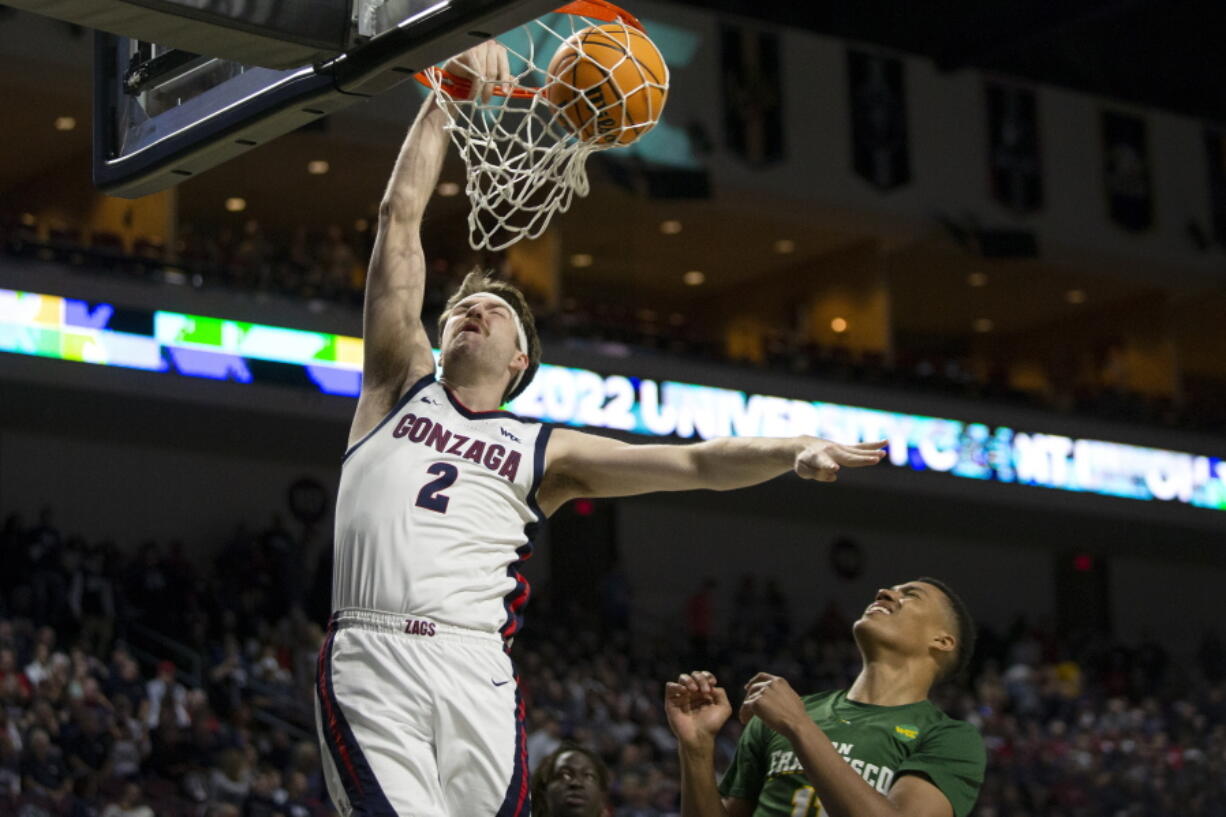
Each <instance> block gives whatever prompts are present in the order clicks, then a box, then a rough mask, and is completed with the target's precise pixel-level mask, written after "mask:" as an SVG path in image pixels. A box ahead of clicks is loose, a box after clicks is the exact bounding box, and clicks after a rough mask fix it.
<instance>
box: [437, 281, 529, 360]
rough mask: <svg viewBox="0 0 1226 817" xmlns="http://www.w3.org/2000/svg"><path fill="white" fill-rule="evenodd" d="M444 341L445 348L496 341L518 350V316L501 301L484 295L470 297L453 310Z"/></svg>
mask: <svg viewBox="0 0 1226 817" xmlns="http://www.w3.org/2000/svg"><path fill="white" fill-rule="evenodd" d="M442 340H443V344H442V345H443V346H444V347H446V346H447V345H448V344H449V343H453V344H461V343H462V344H467V343H476V342H483V341H486V340H493V341H495V342H499V341H510V345H511V347H512V348H514V347H515V345H516V343H517V339H516V331H515V316H514V315H512V314H511V310H510V309H509V308H508V307H507V306H506V305H505V304H503V303H501V302H500V301H496V300H494V299H493V298H486V297H482V295H481V294H480V293H476V294H473V295H469V296H468V297H467V298H464V299H463V300H461V301H460V302H459V303H458V304H456V305H455V306H454V307H452V309H451V312H450V314H448V316H447V322H446V323H445V324H444V325H443V338H442Z"/></svg>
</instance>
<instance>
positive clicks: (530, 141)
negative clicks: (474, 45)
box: [417, 0, 668, 250]
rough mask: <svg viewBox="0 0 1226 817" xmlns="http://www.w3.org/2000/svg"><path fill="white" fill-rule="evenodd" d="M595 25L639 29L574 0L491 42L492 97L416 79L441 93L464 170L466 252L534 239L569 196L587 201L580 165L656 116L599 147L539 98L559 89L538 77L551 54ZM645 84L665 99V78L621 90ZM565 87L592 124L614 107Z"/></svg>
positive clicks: (441, 76)
mask: <svg viewBox="0 0 1226 817" xmlns="http://www.w3.org/2000/svg"><path fill="white" fill-rule="evenodd" d="M603 23H621V24H623V25H625V26H629V27H632V28H636V29H638V30H639V31H642V30H643V26H642V24H641V23H640V22H639V21H638V20H637V19H636V18H635V17H634V16H633V15H631V14H629V13H627V12H625V11H622V10H621V9H619V8H618V7H617V6H614V5H613V4H612V3H607V2H604V0H578V1H577V2H573V3H570V4H568V5H566V6H563V7H562V8H560V9H558V10H557V12H556V13H555V14H553V15H547V16H545V17H542V18H540V19H537V20H533V21H532V22H530V23H527V24H526V25H523V26H520V27H519V28H518V29H515V30H513V31H511V32H508V33H507V34H504V35H502V36H499V37H498V38H497V40H498V42H499V43H500V44H501V45H502V46H503V47H505V48H506V50H507V57H508V61H509V62H510V65H511V81H510V82H501V83H499V84H497V85H495V86H494V87H492V88H491V87H489V85H488V83H484V82H474V81H469V80H467V79H465V78H462V77H458V76H456V75H454V74H451V73H448V72H447V71H445V70H443V69H442V68H438V67H435V68H429V69H427V70H425V71H423V72H421V73H420V74H418V75H417V79H418V81H419V82H421V83H422V84H424V85H428V86H429V87H431V88H433V89H434V90H435V92H436V93H438V94H439V95H440V99H441V95H443V94H445V95H446V96H447V97H448V98H447V99H446V100H443V104H442V108H443V109H444V111H445V112H446V114H447V119H448V124H447V126H446V128H447V131H448V133H450V135H451V140H452V141H453V142H454V143H455V145H456V147H457V148H458V149H459V151H460V156H461V157H462V158H463V159H464V165H465V167H466V168H467V179H466V182H465V191H466V192H467V194H468V199H469V201H470V202H471V203H472V209H471V210H470V211H469V214H468V228H469V229H468V243H469V244H471V245H472V248H473V249H474V250H482V249H486V250H502V249H505V248H507V247H509V246H510V245H512V244H514V243H515V242H516V241H519V240H521V239H524V238H536V237H537V236H539V235H540V234H541V233H543V232H544V231H545V228H546V227H548V226H549V221H550V219H552V218H553V216H554V214H555V213H560V212H565V211H566V210H568V209H569V208H570V206H571V203H572V201H573V200H574V197H575V196H576V195H578V196H586V195H587V194H588V190H589V185H588V178H587V170H586V168H585V163H586V161H587V157H588V156H589V155H590V154H592V153H594V152H596V151H599V150H607V149H608V148H611V147H617V146H618V138H619V137H620V136H621V134H622V132H624V131H627V130H637V131H639V132H645V131H646V130H647V129H649V128H650V127H651V126H653V125H654V124H655V123H656V121H658V119H659V115H660V112H659V111H655V112H654V115H655V119H653V120H651V121H650V122H638V123H634V126H633V127H630V126H622V127H616V128H614V129H612V130H611V131H602V132H601V134H600V139H599V140H595V139H593V140H591V141H584V140H583V139H581V138H580V137H579V136H578V135H577V134H576V133H575V129H574V127H573V125H572V124H571V122H570V121H569V120H568V119H567V117H566V116H565V114H564V111H563V109H562V108H559V107H557V106H555V105H554V104H553V103H552V102H550V100H549V99H548V98H547V97H546V94H545V93H544V91H545V86H546V85H547V84H549V83H550V82H561V81H562V80H561V79H559V78H557V77H550V76H548V70H547V69H548V67H549V63H550V60H551V59H552V58H553V56H554V54H555V53H556V52H557V50H558V48H559V47H560V46H561V45H562V44H563V43H564V42H566V40H567V39H568V38H570V37H571V36H572V35H574V34H575V33H577V32H579V31H582V30H583V29H585V28H588V27H589V26H596V25H601V24H603ZM626 46H627V47H626V48H625V49H624V50H625V51H626V52H627V53H626V54H623V56H622V57H621V60H623V61H624V60H626V59H629V56H628V53H629V51H630V48H629V43H626ZM579 59H587V57H586V56H580V57H579ZM618 64H620V63H618ZM615 67H616V66H614V68H615ZM603 70H606V69H602V71H603ZM610 70H611V69H610ZM639 74H640V75H642V72H639ZM644 85H647V86H654V87H656V88H660V89H661V90H662V91H667V89H668V76H667V70H666V72H665V76H664V78H663V82H662V83H654V82H651V81H649V80H648V79H647V78H646V77H643V82H642V84H641V85H639V86H637V88H625V87H622V88H621V90H622V93H623V95H624V96H625V97H629V96H630V95H631V94H633V93H634V92H635V90H637V89H638V88H642V87H643V86H644ZM473 86H477V87H473ZM567 87H569V88H570V89H571V90H572V91H574V96H575V97H576V98H577V99H578V102H580V103H584V104H586V105H588V106H589V107H591V109H592V116H593V118H595V117H598V116H599V115H600V113H601V112H603V111H606V110H608V108H609V107H614V106H613V105H606V106H604V107H602V108H596V107H595V106H594V105H592V104H591V103H590V101H589V100H587V99H584V98H583V93H582V90H583V89H578V88H575V87H574V86H573V85H569V84H568V85H567ZM486 96H488V99H483V97H486ZM566 107H570V106H569V105H567V106H566Z"/></svg>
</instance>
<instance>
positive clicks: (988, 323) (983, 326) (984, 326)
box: [972, 318, 996, 332]
mask: <svg viewBox="0 0 1226 817" xmlns="http://www.w3.org/2000/svg"><path fill="white" fill-rule="evenodd" d="M972 326H974V328H975V331H976V332H991V331H992V330H993V329H994V328H996V324H994V323H992V319H991V318H975V323H974V324H972Z"/></svg>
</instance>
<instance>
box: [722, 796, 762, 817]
mask: <svg viewBox="0 0 1226 817" xmlns="http://www.w3.org/2000/svg"><path fill="white" fill-rule="evenodd" d="M755 805H757V804H756V803H754V802H753V801H751V800H746V799H745V798H744V797H725V798H724V811H725V812H727V814H728V817H753V810H754V806H755Z"/></svg>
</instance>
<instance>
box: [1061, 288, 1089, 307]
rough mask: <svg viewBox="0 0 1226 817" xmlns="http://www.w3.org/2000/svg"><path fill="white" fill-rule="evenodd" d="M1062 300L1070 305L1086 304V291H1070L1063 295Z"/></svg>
mask: <svg viewBox="0 0 1226 817" xmlns="http://www.w3.org/2000/svg"><path fill="white" fill-rule="evenodd" d="M1064 300H1066V301H1068V302H1069V303H1071V304H1084V303H1085V302H1086V291H1085V290H1084V289H1070V290H1069V291H1068V292H1066V293H1064Z"/></svg>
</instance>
